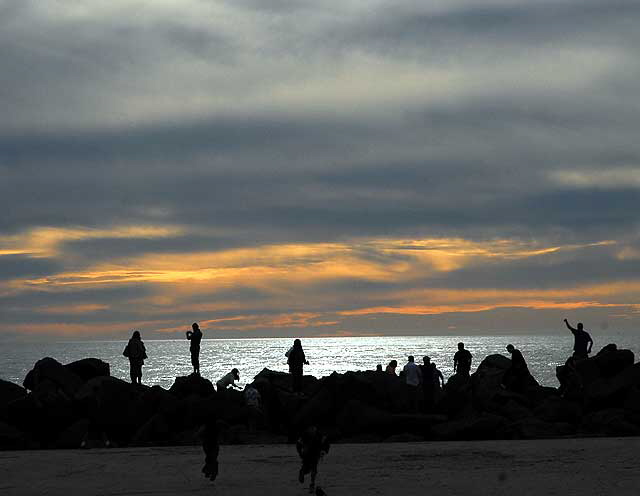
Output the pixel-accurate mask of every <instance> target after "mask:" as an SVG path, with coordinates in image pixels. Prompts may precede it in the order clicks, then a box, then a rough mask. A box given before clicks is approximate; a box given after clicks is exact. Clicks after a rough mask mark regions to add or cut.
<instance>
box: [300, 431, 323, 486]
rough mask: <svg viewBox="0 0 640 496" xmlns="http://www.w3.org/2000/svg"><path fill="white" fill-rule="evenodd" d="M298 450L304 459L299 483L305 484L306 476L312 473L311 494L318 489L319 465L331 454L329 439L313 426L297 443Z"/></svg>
mask: <svg viewBox="0 0 640 496" xmlns="http://www.w3.org/2000/svg"><path fill="white" fill-rule="evenodd" d="M296 450H297V451H298V455H300V458H301V459H302V466H301V467H300V472H299V473H298V481H299V482H300V484H304V476H305V475H306V474H308V473H311V484H310V485H309V492H310V493H313V492H314V491H315V487H316V475H317V474H318V463H319V462H320V459H321V458H322V457H323V456H324V455H325V454H326V453H328V452H329V438H328V437H327V436H326V435H324V434H323V433H322V432H320V430H319V429H318V428H317V427H315V426H311V427H309V428H308V429H306V430H305V431H304V432H303V433H302V435H301V436H300V438H299V439H298V441H297V442H296Z"/></svg>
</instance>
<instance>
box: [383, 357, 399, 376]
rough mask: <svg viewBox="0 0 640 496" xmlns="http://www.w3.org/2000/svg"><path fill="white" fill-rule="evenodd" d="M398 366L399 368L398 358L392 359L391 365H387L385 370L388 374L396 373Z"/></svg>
mask: <svg viewBox="0 0 640 496" xmlns="http://www.w3.org/2000/svg"><path fill="white" fill-rule="evenodd" d="M397 368H398V361H397V360H391V361H390V362H389V365H387V368H386V369H385V372H386V373H387V374H392V375H396V369H397Z"/></svg>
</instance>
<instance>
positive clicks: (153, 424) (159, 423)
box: [131, 413, 171, 446]
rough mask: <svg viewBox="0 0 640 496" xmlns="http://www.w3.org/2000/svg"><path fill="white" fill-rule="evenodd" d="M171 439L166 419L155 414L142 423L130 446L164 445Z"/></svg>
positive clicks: (161, 415) (159, 414)
mask: <svg viewBox="0 0 640 496" xmlns="http://www.w3.org/2000/svg"><path fill="white" fill-rule="evenodd" d="M170 439H171V428H170V426H169V422H168V421H167V418H166V417H165V416H164V415H163V414H161V413H157V414H155V415H154V416H153V417H151V418H150V419H149V420H147V422H146V423H144V424H143V425H142V426H141V427H140V428H139V429H138V430H137V431H136V433H135V434H134V435H133V437H132V439H131V445H132V446H157V445H165V444H167V443H168V442H169V440H170Z"/></svg>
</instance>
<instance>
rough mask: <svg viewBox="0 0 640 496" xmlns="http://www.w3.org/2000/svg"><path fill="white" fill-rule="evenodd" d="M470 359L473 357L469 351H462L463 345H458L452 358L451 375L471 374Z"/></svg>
mask: <svg viewBox="0 0 640 496" xmlns="http://www.w3.org/2000/svg"><path fill="white" fill-rule="evenodd" d="M472 359H473V355H471V353H470V352H469V350H465V349H464V343H458V351H456V354H455V355H454V356H453V373H454V374H455V373H458V374H460V375H466V376H468V375H469V372H471V360H472Z"/></svg>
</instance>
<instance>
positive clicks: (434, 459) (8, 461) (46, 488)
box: [0, 438, 640, 496]
mask: <svg viewBox="0 0 640 496" xmlns="http://www.w3.org/2000/svg"><path fill="white" fill-rule="evenodd" d="M639 455H640V438H608V439H602V438H601V439H568V440H545V441H476V442H443V443H428V442H426V443H389V444H387V443H385V444H336V445H334V446H332V447H331V451H330V452H329V454H328V455H327V457H326V458H325V459H324V460H323V461H322V463H321V466H320V472H319V475H318V481H317V482H318V485H319V486H321V487H322V488H323V489H324V490H325V491H326V493H327V494H328V495H329V496H334V495H370V494H394V495H399V496H409V495H418V494H419V495H421V496H423V495H438V496H448V495H465V496H470V495H483V494H487V495H501V494H509V495H511V496H526V495H537V496H539V495H545V496H548V495H553V494H562V495H573V494H575V495H577V494H580V495H581V496H584V495H606V494H615V495H616V496H619V495H626V494H629V495H631V494H634V495H637V494H640V465H639V463H638V460H639V459H640V456H639ZM202 461H203V456H202V452H201V450H200V448H198V447H167V448H128V449H101V450H65V451H58V450H55V451H12V452H0V494H2V495H8V496H9V495H10V496H13V495H65V496H66V495H69V494H78V495H82V496H85V495H109V496H111V495H113V496H115V495H118V496H123V495H155V494H157V495H182V494H188V495H199V494H203V495H205V494H206V495H224V496H235V495H245V494H246V495H252V496H257V495H268V494H274V495H303V494H308V492H307V484H305V485H304V486H301V485H300V484H299V483H298V482H297V480H296V478H297V472H298V468H299V461H298V457H297V455H296V453H295V448H294V447H293V446H291V445H246V446H222V447H221V452H220V476H219V478H218V480H217V481H216V482H214V483H211V482H209V481H207V480H205V479H204V478H203V477H202V476H201V474H200V468H201V466H202Z"/></svg>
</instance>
